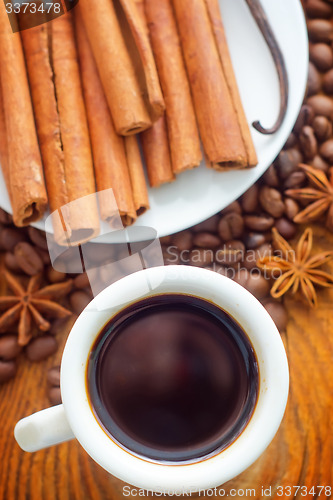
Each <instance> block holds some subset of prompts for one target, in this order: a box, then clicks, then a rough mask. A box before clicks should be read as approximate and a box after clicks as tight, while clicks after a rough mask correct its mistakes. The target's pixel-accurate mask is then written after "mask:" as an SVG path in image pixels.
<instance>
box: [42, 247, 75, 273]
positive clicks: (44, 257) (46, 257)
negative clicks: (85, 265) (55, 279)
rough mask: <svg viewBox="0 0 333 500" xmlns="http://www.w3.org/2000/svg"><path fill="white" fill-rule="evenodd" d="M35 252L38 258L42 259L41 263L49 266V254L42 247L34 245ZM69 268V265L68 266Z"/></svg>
mask: <svg viewBox="0 0 333 500" xmlns="http://www.w3.org/2000/svg"><path fill="white" fill-rule="evenodd" d="M35 250H36V252H37V253H38V255H39V256H40V258H41V259H42V261H43V264H44V265H45V266H50V265H51V259H50V254H49V252H48V251H47V250H43V249H42V248H39V247H35ZM69 270H70V267H69Z"/></svg>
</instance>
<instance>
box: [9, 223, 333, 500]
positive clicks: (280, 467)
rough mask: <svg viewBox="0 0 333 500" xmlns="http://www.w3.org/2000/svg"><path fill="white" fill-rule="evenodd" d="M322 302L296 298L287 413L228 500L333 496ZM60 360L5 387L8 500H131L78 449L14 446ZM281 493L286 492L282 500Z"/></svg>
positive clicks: (326, 299)
mask: <svg viewBox="0 0 333 500" xmlns="http://www.w3.org/2000/svg"><path fill="white" fill-rule="evenodd" d="M315 241H316V246H317V248H322V249H332V247H333V235H330V234H329V233H327V231H325V230H323V229H322V228H317V229H316V228H315ZM331 270H332V272H333V265H332V266H331ZM318 296H319V306H318V308H317V309H309V308H308V307H307V306H306V305H305V304H304V303H303V302H301V301H297V300H294V299H293V298H292V299H290V298H289V299H288V300H287V301H286V305H287V309H288V313H289V323H288V328H287V332H286V333H285V334H284V335H283V339H284V342H285V346H286V350H287V354H288V359H289V365H290V396H289V401H288V406H287V410H286V414H285V417H284V420H283V423H282V425H281V427H280V429H279V431H278V433H277V435H276V437H275V438H274V440H273V442H272V443H271V445H270V446H269V447H268V449H267V450H266V451H265V452H264V454H263V455H262V456H261V457H260V458H259V459H258V460H257V461H256V462H255V463H254V465H252V466H251V467H250V468H249V469H248V470H247V471H245V472H244V473H243V474H241V475H239V476H238V477H237V478H236V479H234V480H232V481H230V482H229V483H227V484H225V485H224V486H223V488H224V490H225V493H226V496H227V495H229V496H233V497H235V498H241V497H251V498H257V499H259V498H293V496H291V497H290V496H289V495H288V493H289V490H288V488H285V487H286V486H291V487H293V486H303V489H300V490H299V491H298V494H297V495H296V497H295V498H312V499H313V498H320V499H324V498H331V497H332V495H331V494H329V489H328V488H327V489H326V490H325V489H322V492H321V495H320V496H319V495H318V493H319V492H320V489H321V488H319V487H320V486H324V487H325V486H327V487H328V486H332V475H333V474H332V463H333V460H332V458H333V457H332V455H333V446H332V445H333V435H332V428H333V411H332V410H333V315H332V304H333V290H323V291H320V292H319V294H318ZM65 337H66V334H65V332H64V333H63V334H62V335H61V334H59V336H58V338H59V340H60V341H61V342H64V340H65ZM60 356H61V352H58V353H57V354H56V356H55V357H54V358H53V359H48V360H47V361H46V362H42V363H38V364H32V363H29V362H28V361H26V360H25V359H22V361H21V363H20V366H19V372H18V375H17V376H16V378H15V379H14V380H13V381H11V382H9V383H7V384H4V385H3V386H1V387H0V422H1V427H0V500H23V499H25V500H53V499H59V500H90V499H91V500H106V499H108V500H109V499H116V498H128V497H125V496H123V490H122V488H123V486H124V483H122V482H121V481H119V480H117V479H115V478H113V477H112V476H110V475H109V474H107V473H106V472H105V471H104V470H102V469H101V468H100V467H99V466H97V465H96V464H95V463H94V462H93V461H92V460H91V459H90V458H89V457H88V455H87V454H86V453H85V451H84V450H83V449H82V448H81V447H80V445H79V444H78V443H77V442H75V441H71V442H69V443H65V444H61V445H59V446H56V447H53V448H51V449H47V450H43V451H39V452H36V453H32V454H29V453H24V452H23V451H21V450H20V448H19V447H18V445H17V444H16V442H15V440H14V437H13V428H14V425H15V423H16V422H17V421H18V420H19V419H20V418H22V417H24V416H27V415H29V414H30V413H32V412H34V411H37V410H40V409H42V408H45V407H47V406H49V403H48V400H47V397H46V386H47V382H46V372H47V368H48V367H50V366H53V365H54V364H56V363H58V362H59V360H60ZM279 486H283V487H284V488H285V489H284V490H283V494H282V495H281V492H282V490H281V488H279ZM305 487H306V488H307V489H306V488H305ZM311 487H314V489H312V490H311ZM262 488H264V490H266V491H265V494H263V493H262ZM247 489H251V490H252V491H251V492H250V491H246V490H247ZM253 490H254V491H253ZM270 491H271V493H270ZM295 491H296V490H295V489H293V493H294V492H295ZM254 492H255V494H254ZM136 493H139V492H138V491H136ZM209 493H210V492H209ZM246 493H247V494H246ZM312 493H313V494H312ZM206 497H207V498H208V495H207V496H206ZM129 498H134V495H133V496H132V495H130V497H129ZM201 498H203V496H201Z"/></svg>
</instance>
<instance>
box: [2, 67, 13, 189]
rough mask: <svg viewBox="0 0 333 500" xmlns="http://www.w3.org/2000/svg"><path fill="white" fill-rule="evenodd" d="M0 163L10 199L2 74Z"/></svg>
mask: <svg viewBox="0 0 333 500" xmlns="http://www.w3.org/2000/svg"><path fill="white" fill-rule="evenodd" d="M0 165H1V170H2V173H3V177H4V180H5V183H6V187H7V192H8V196H9V199H11V189H10V182H9V167H8V145H7V131H6V121H5V110H4V107H3V98H2V88H1V76H0Z"/></svg>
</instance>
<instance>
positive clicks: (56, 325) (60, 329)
mask: <svg viewBox="0 0 333 500" xmlns="http://www.w3.org/2000/svg"><path fill="white" fill-rule="evenodd" d="M67 324H68V317H66V318H57V319H54V320H53V321H52V323H51V327H50V329H49V331H48V332H47V333H48V334H49V335H54V336H56V335H63V333H64V330H65V329H66V326H67Z"/></svg>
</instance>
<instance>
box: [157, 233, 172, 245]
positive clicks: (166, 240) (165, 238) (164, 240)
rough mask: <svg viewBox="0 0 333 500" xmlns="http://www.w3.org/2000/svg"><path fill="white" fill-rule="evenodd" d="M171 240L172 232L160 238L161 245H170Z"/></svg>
mask: <svg viewBox="0 0 333 500" xmlns="http://www.w3.org/2000/svg"><path fill="white" fill-rule="evenodd" d="M171 241H172V235H171V234H170V235H169V236H163V237H162V238H160V243H161V245H170V244H171Z"/></svg>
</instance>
